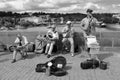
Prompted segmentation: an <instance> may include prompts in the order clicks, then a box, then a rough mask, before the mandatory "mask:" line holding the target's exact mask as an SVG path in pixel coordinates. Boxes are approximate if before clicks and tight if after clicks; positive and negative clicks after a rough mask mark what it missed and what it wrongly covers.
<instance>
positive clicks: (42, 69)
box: [35, 64, 46, 72]
mask: <svg viewBox="0 0 120 80" xmlns="http://www.w3.org/2000/svg"><path fill="white" fill-rule="evenodd" d="M35 71H36V72H45V71H46V64H37V65H36V68H35Z"/></svg>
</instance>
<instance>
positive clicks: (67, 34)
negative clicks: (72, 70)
mask: <svg viewBox="0 0 120 80" xmlns="http://www.w3.org/2000/svg"><path fill="white" fill-rule="evenodd" d="M66 24H67V26H65V27H64V28H63V30H62V33H63V40H62V42H63V43H64V42H65V41H66V40H68V41H69V42H70V46H71V48H70V53H71V55H72V56H74V40H73V33H74V30H73V28H72V22H71V21H67V23H66Z"/></svg>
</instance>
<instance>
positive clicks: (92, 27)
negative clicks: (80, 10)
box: [80, 9, 99, 37]
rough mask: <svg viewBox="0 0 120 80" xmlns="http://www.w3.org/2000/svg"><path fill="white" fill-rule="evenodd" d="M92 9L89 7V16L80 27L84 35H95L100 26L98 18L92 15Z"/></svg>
mask: <svg viewBox="0 0 120 80" xmlns="http://www.w3.org/2000/svg"><path fill="white" fill-rule="evenodd" d="M92 12H93V10H92V9H87V11H86V13H87V17H85V18H84V19H82V21H81V24H80V27H81V29H82V30H83V35H84V37H86V36H88V35H90V34H92V35H95V33H96V27H98V25H99V22H98V21H97V19H96V18H94V17H93V16H92Z"/></svg>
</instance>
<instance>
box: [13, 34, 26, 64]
mask: <svg viewBox="0 0 120 80" xmlns="http://www.w3.org/2000/svg"><path fill="white" fill-rule="evenodd" d="M14 43H15V48H14V51H13V60H12V63H14V62H16V55H17V53H18V52H19V53H20V54H21V56H22V58H25V57H26V56H27V52H26V46H27V45H28V40H27V38H26V37H25V36H22V35H21V34H20V33H19V34H18V35H17V38H16V39H15V42H14Z"/></svg>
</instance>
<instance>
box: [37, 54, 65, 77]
mask: <svg viewBox="0 0 120 80" xmlns="http://www.w3.org/2000/svg"><path fill="white" fill-rule="evenodd" d="M49 63H52V64H51V65H50V66H49ZM66 63H67V62H66V58H64V57H63V56H57V57H54V58H53V59H52V60H50V61H47V62H46V63H41V64H37V65H36V68H35V71H36V72H46V69H47V68H48V67H50V75H55V76H64V75H66V74H67V71H66V70H64V67H65V66H66Z"/></svg>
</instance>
